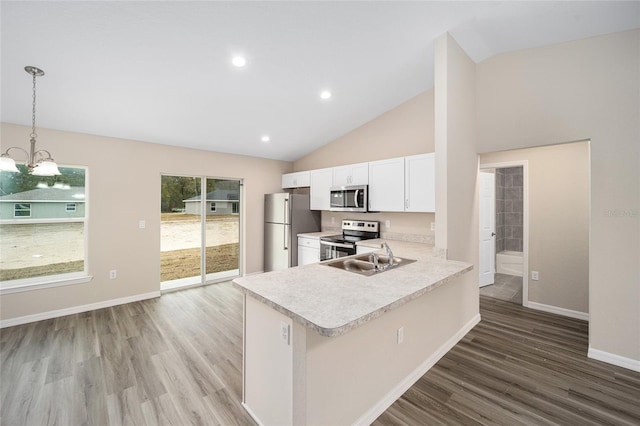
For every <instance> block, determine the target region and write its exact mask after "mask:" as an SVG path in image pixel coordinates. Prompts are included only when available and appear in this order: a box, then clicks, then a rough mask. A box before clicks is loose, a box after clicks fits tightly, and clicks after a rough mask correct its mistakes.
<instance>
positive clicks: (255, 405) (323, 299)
mask: <svg viewBox="0 0 640 426" xmlns="http://www.w3.org/2000/svg"><path fill="white" fill-rule="evenodd" d="M381 242H382V240H367V241H366V242H365V243H363V244H365V245H368V246H375V247H380V243H381ZM388 243H389V245H390V246H391V249H392V250H393V252H394V254H395V255H396V256H397V257H400V258H405V259H415V260H416V262H414V263H411V264H407V265H403V266H400V267H397V268H393V269H389V270H387V271H384V272H379V273H377V274H375V275H373V276H362V275H359V274H355V273H352V272H349V271H345V270H341V269H337V268H332V267H329V266H327V265H326V264H325V263H327V262H324V263H318V264H311V265H306V266H302V267H297V268H291V269H287V270H283V271H275V272H269V273H265V274H260V275H254V276H249V277H243V278H237V279H235V280H234V281H233V282H234V285H235V286H236V288H238V289H240V290H241V291H242V292H243V293H244V358H243V369H244V372H243V382H244V383H243V404H244V406H245V408H246V409H247V411H248V412H249V413H250V414H251V415H252V416H253V417H254V419H255V420H256V421H258V423H259V424H263V425H276V424H277V425H284V424H290V425H293V424H295V425H316V424H318V425H319V424H331V425H347V424H363V423H366V424H368V423H370V422H371V421H373V420H374V419H375V418H376V417H377V416H378V415H379V414H381V413H382V411H384V410H385V409H386V408H387V407H388V406H389V405H391V404H392V403H393V402H394V401H395V399H397V398H398V397H399V396H400V395H401V394H402V393H403V392H404V391H405V390H406V389H408V388H409V387H410V386H411V385H412V384H413V383H414V382H415V381H416V380H417V379H418V378H419V377H421V376H422V375H423V374H424V373H425V372H426V371H427V370H428V369H429V368H430V367H431V366H432V365H433V364H435V363H436V362H437V361H438V359H440V357H442V356H443V355H444V354H445V353H446V352H447V351H448V350H449V349H450V348H451V347H453V346H454V345H455V344H456V343H457V342H458V341H459V340H460V339H461V338H462V337H463V336H464V335H465V334H466V333H467V332H468V331H469V330H470V329H471V328H473V326H474V325H475V324H477V322H478V321H479V319H480V318H479V315H478V313H477V309H476V310H475V312H474V313H473V314H471V315H469V314H468V312H469V310H468V309H467V310H465V309H462V308H461V305H462V304H464V303H469V294H474V295H475V300H476V302H475V303H477V293H474V292H473V289H469V288H465V287H466V286H468V284H466V283H465V281H464V280H462V279H460V276H461V275H462V274H464V273H466V272H468V271H470V270H471V269H472V268H473V266H472V265H471V264H468V263H463V262H456V261H448V260H444V259H440V258H437V257H434V256H433V254H432V248H431V247H430V246H427V245H424V244H418V243H410V242H403V241H388ZM380 253H381V254H382V251H381V252H380ZM464 312H467V314H464Z"/></svg>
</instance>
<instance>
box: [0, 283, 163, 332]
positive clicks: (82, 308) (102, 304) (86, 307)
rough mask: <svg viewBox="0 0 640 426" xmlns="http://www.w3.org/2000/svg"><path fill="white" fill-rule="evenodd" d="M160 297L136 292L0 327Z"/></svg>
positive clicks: (11, 321) (8, 321) (4, 322)
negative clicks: (131, 294)
mask: <svg viewBox="0 0 640 426" xmlns="http://www.w3.org/2000/svg"><path fill="white" fill-rule="evenodd" d="M156 297H160V292H159V291H152V292H151V293H143V294H136V295H134V296H128V297H121V298H119V299H111V300H105V301H102V302H96V303H90V304H88V305H81V306H73V307H71V308H64V309H57V310H55V311H48V312H41V313H39V314H32V315H25V316H22V317H16V318H9V319H6V320H2V321H0V328H5V327H13V326H14V325H21V324H27V323H30V322H35V321H42V320H47V319H51V318H58V317H63V316H65V315H72V314H79V313H80V312H87V311H93V310H96V309H102V308H109V307H111V306H116V305H124V304H125V303H131V302H138V301H140V300H147V299H153V298H156Z"/></svg>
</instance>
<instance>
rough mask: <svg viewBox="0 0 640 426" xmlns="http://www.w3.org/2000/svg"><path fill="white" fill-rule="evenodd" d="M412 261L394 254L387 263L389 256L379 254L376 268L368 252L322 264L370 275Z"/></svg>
mask: <svg viewBox="0 0 640 426" xmlns="http://www.w3.org/2000/svg"><path fill="white" fill-rule="evenodd" d="M413 262H415V260H413V259H405V258H404V257H402V258H401V257H395V256H394V258H393V265H389V257H388V256H385V255H379V256H378V269H376V267H375V264H374V263H373V262H372V261H370V254H361V255H358V256H355V257H349V258H341V259H336V260H332V261H330V262H327V263H324V265H327V266H331V267H334V268H338V269H342V270H344V271H348V272H353V273H356V274H360V275H365V276H371V275H375V274H380V273H382V272H385V271H389V270H391V269H395V268H399V267H401V266H404V265H408V264H410V263H413Z"/></svg>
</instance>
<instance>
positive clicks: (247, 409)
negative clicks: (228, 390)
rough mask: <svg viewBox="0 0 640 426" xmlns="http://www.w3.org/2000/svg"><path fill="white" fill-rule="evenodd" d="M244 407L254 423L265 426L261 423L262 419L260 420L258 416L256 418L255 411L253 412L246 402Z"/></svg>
mask: <svg viewBox="0 0 640 426" xmlns="http://www.w3.org/2000/svg"><path fill="white" fill-rule="evenodd" d="M242 406H243V407H244V409H245V410H246V412H247V413H248V414H249V416H251V418H252V419H253V421H254V422H256V423H257V424H258V426H263V423H262V422H261V421H260V419H258V416H256V415H255V414H254V413H253V411H251V408H249V406H248V405H247V404H245V403H244V402H242Z"/></svg>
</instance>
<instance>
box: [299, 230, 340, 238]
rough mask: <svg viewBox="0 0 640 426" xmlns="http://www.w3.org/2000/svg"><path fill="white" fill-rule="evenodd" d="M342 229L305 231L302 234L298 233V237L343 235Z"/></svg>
mask: <svg viewBox="0 0 640 426" xmlns="http://www.w3.org/2000/svg"><path fill="white" fill-rule="evenodd" d="M341 234H342V233H341V232H340V231H322V232H305V233H302V234H298V237H307V238H318V239H319V238H323V237H331V236H333V235H341Z"/></svg>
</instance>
